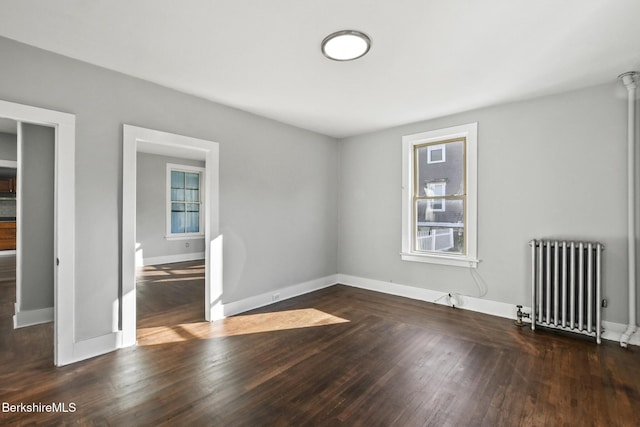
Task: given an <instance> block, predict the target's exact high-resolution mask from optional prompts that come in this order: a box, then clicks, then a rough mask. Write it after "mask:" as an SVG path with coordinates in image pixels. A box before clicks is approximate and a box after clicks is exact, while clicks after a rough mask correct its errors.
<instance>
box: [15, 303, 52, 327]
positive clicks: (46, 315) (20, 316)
mask: <svg viewBox="0 0 640 427" xmlns="http://www.w3.org/2000/svg"><path fill="white" fill-rule="evenodd" d="M49 322H53V307H47V308H40V309H37V310H23V311H18V308H17V307H16V314H15V315H14V316H13V329H17V328H24V327H26V326H33V325H39V324H41V323H49Z"/></svg>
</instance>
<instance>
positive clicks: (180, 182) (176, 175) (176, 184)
mask: <svg viewBox="0 0 640 427" xmlns="http://www.w3.org/2000/svg"><path fill="white" fill-rule="evenodd" d="M171 188H184V172H178V171H171Z"/></svg>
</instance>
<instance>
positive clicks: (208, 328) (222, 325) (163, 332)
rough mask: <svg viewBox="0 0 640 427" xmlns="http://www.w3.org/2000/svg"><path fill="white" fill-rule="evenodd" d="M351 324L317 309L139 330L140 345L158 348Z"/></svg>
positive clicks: (277, 312) (234, 317) (242, 316)
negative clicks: (216, 339)
mask: <svg viewBox="0 0 640 427" xmlns="http://www.w3.org/2000/svg"><path fill="white" fill-rule="evenodd" d="M348 322H349V320H346V319H343V318H340V317H337V316H334V315H331V314H329V313H325V312H323V311H321V310H317V309H315V308H303V309H298V310H287V311H276V312H272V313H258V314H248V315H238V316H233V317H227V318H226V319H223V320H219V321H217V322H212V323H209V322H197V323H183V324H180V325H175V326H156V327H150V328H140V329H138V345H139V346H147V345H158V344H168V343H175V342H181V341H190V340H196V339H198V340H203V339H211V338H222V337H231V336H237V335H247V334H257V333H263V332H275V331H285V330H289V329H300V328H311V327H317V326H326V325H335V324H340V323H348Z"/></svg>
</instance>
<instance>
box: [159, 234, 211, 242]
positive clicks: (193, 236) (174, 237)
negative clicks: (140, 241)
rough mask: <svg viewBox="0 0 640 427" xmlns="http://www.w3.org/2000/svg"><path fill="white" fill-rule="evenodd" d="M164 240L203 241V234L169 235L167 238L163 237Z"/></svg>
mask: <svg viewBox="0 0 640 427" xmlns="http://www.w3.org/2000/svg"><path fill="white" fill-rule="evenodd" d="M164 238H165V239H166V240H192V239H204V234H202V233H197V234H196V233H194V234H170V235H168V236H164Z"/></svg>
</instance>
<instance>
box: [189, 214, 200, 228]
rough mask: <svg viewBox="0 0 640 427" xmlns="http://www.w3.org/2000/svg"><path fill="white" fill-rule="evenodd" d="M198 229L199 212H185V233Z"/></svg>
mask: <svg viewBox="0 0 640 427" xmlns="http://www.w3.org/2000/svg"><path fill="white" fill-rule="evenodd" d="M199 231H200V213H199V212H191V211H189V212H187V224H186V232H187V233H197V232H199Z"/></svg>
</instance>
